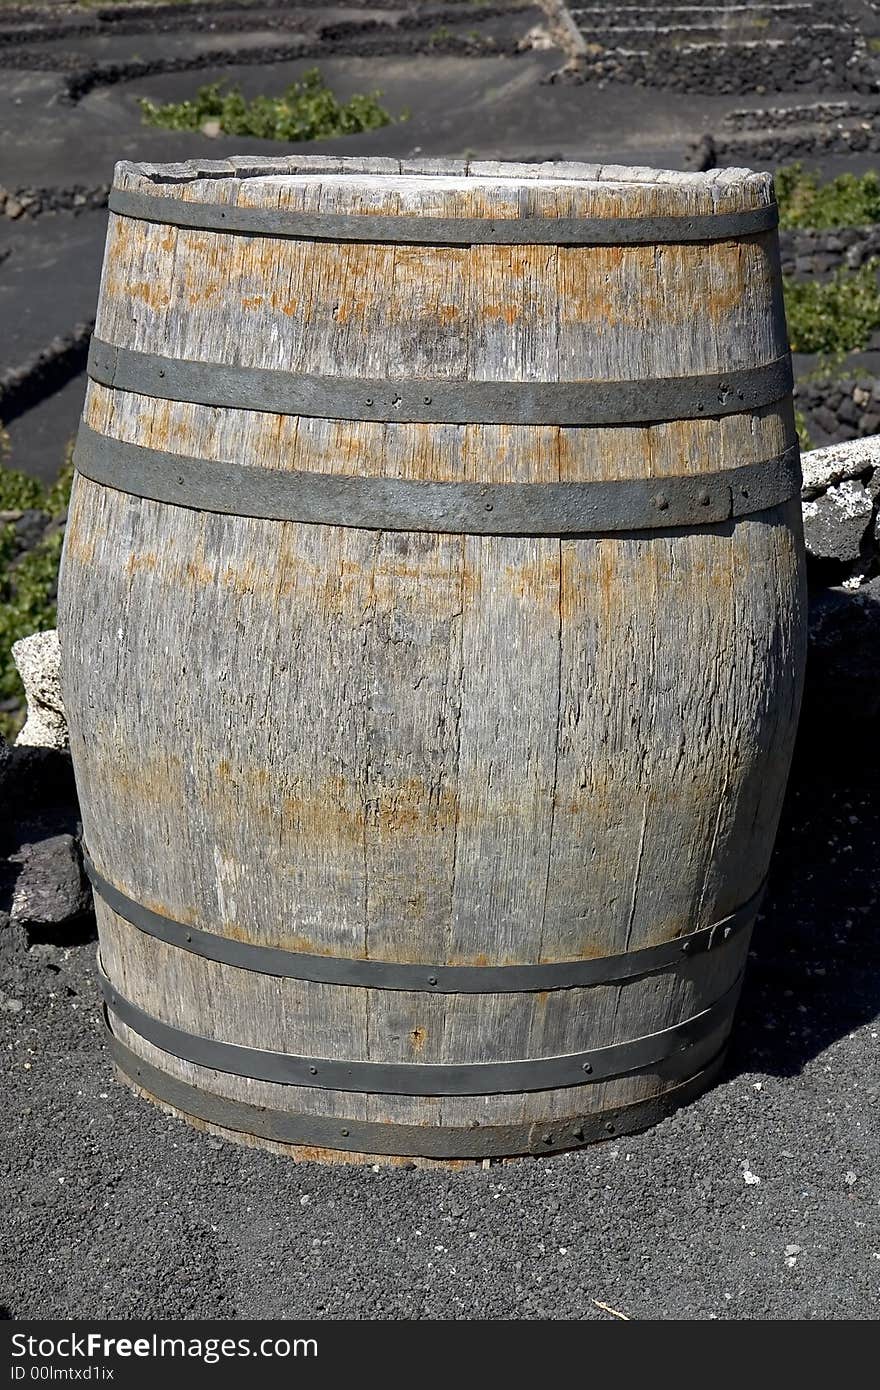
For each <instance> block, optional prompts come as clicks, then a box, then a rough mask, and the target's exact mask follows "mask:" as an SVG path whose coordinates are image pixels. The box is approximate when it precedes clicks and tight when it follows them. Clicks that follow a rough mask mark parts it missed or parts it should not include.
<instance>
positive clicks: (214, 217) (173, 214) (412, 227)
mask: <svg viewBox="0 0 880 1390" xmlns="http://www.w3.org/2000/svg"><path fill="white" fill-rule="evenodd" d="M109 203H110V211H111V212H114V213H116V214H117V215H118V216H122V217H132V218H137V219H140V220H144V221H150V222H158V223H161V224H163V225H165V226H172V227H184V228H187V229H190V230H198V231H209V232H226V233H229V232H235V233H244V234H248V235H252V236H274V237H294V238H298V239H300V240H303V241H340V242H347V241H359V242H373V243H403V244H405V245H411V246H415V245H430V246H490V245H497V246H504V245H508V246H509V245H515V246H539V245H540V246H652V245H664V244H671V243H680V242H709V241H729V240H733V239H737V238H739V237H745V236H755V235H756V234H758V233H760V232H767V231H772V230H773V228H774V227H776V226H777V225H778V222H779V209H778V208H777V205H776V204H775V203H770V204H769V205H768V206H766V207H758V208H744V209H742V210H741V211H739V212H713V213H691V214H689V215H687V216H668V217H667V216H655V217H651V216H645V217H602V218H600V217H595V218H593V217H531V216H525V217H511V218H506V217H500V218H494V219H490V218H484V217H418V216H407V215H405V214H399V215H394V216H388V215H386V214H382V213H377V214H375V215H374V214H372V213H365V214H357V213H323V212H318V213H310V212H297V211H295V210H293V209H286V208H253V207H235V206H233V205H231V204H224V203H198V202H189V201H187V200H185V199H183V198H174V197H170V198H169V197H163V196H161V195H158V196H157V195H156V194H151V193H140V192H138V191H137V190H136V189H123V188H114V189H113V190H112V191H111V193H110V199H109Z"/></svg>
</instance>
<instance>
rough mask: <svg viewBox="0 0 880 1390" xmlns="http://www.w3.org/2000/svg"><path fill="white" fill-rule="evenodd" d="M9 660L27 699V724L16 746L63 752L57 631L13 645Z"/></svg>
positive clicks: (64, 724)
mask: <svg viewBox="0 0 880 1390" xmlns="http://www.w3.org/2000/svg"><path fill="white" fill-rule="evenodd" d="M12 659H13V661H14V662H15V664H16V666H17V668H18V674H19V675H20V676H21V680H22V684H23V686H24V693H25V696H26V698H27V720H26V721H25V726H24V728H23V729H22V731H21V733H20V734H19V735H18V738H17V739H16V740H15V742H16V746H22V747H28V748H67V747H68V734H67V719H66V717H65V714H64V703H63V701H62V698H61V648H60V647H59V645H58V631H57V629H56V628H54V627H53V628H50V629H49V630H48V632H35V633H33V634H32V636H30V637H22V638H20V640H19V641H18V642H15V643H13V647H12Z"/></svg>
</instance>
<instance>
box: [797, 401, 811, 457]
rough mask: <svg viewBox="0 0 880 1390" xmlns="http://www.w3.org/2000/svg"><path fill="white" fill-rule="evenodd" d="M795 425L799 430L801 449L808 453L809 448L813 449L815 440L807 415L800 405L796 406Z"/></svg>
mask: <svg viewBox="0 0 880 1390" xmlns="http://www.w3.org/2000/svg"><path fill="white" fill-rule="evenodd" d="M794 427H795V429H796V430H797V437H798V443H799V444H800V446H801V451H802V452H803V453H806V452H807V450H808V449H812V447H813V441H812V439H811V438H810V430H809V427H808V425H807V417H806V415H805V414H804V412H803V411H802V410H801V408H800V406H795V410H794Z"/></svg>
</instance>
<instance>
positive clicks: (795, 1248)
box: [785, 1245, 801, 1255]
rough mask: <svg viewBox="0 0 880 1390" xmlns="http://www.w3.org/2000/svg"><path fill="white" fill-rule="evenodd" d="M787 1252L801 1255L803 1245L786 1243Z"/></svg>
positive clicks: (787, 1253)
mask: <svg viewBox="0 0 880 1390" xmlns="http://www.w3.org/2000/svg"><path fill="white" fill-rule="evenodd" d="M785 1253H786V1255H799V1254H800V1253H801V1247H800V1246H799V1245H786V1247H785Z"/></svg>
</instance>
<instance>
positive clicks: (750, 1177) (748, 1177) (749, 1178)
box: [743, 1168, 761, 1187]
mask: <svg viewBox="0 0 880 1390" xmlns="http://www.w3.org/2000/svg"><path fill="white" fill-rule="evenodd" d="M760 1181H761V1179H760V1178H759V1177H758V1174H757V1173H752V1172H751V1171H750V1170H749V1169H748V1168H746V1169H745V1170H744V1172H743V1182H744V1183H748V1185H749V1187H755V1186H756V1185H757V1184H758V1183H759V1182H760Z"/></svg>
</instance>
